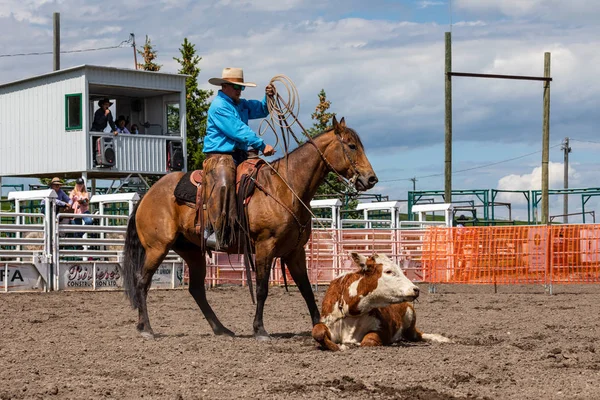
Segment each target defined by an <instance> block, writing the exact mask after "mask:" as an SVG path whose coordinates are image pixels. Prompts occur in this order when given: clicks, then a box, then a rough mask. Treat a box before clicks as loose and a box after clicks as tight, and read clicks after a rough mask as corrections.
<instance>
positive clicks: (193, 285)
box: [175, 247, 235, 336]
mask: <svg viewBox="0 0 600 400" xmlns="http://www.w3.org/2000/svg"><path fill="white" fill-rule="evenodd" d="M175 250H176V251H177V253H179V255H180V256H181V257H182V258H183V259H184V260H185V262H186V263H187V265H188V267H189V271H190V288H189V290H190V294H191V295H192V297H193V298H194V300H196V304H198V306H199V307H200V310H202V313H203V314H204V318H206V320H207V321H208V324H209V325H210V327H211V328H212V330H213V332H214V334H215V335H229V336H235V334H234V333H233V332H232V331H230V330H229V329H227V328H225V327H224V326H223V324H222V323H221V321H219V318H217V316H216V314H215V312H214V311H213V309H212V307H211V306H210V304H208V300H207V299H206V288H205V287H204V279H205V278H206V257H205V255H204V254H203V253H202V252H201V251H200V248H197V250H196V251H189V250H188V251H182V250H181V248H180V247H178V248H176V249H175Z"/></svg>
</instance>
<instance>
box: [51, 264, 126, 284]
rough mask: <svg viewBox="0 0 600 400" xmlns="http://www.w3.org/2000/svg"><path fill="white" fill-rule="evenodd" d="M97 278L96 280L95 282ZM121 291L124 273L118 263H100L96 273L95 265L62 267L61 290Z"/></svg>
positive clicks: (68, 265)
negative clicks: (94, 289)
mask: <svg viewBox="0 0 600 400" xmlns="http://www.w3.org/2000/svg"><path fill="white" fill-rule="evenodd" d="M94 277H95V280H94ZM94 283H95V285H96V290H103V289H120V288H122V287H123V273H122V272H121V269H120V267H119V264H117V263H98V264H96V270H95V273H94V264H93V263H81V264H78V263H73V264H63V265H61V271H60V277H59V285H60V288H61V289H66V290H70V289H93V288H94Z"/></svg>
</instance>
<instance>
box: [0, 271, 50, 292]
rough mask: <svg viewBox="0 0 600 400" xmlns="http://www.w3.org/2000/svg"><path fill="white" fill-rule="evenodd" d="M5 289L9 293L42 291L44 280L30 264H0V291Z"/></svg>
mask: <svg viewBox="0 0 600 400" xmlns="http://www.w3.org/2000/svg"><path fill="white" fill-rule="evenodd" d="M7 267H8V268H7ZM7 287H8V291H9V292H20V291H31V290H44V279H43V278H42V276H41V275H40V273H39V272H38V270H37V268H36V267H35V266H34V265H32V264H0V290H4V289H5V288H7Z"/></svg>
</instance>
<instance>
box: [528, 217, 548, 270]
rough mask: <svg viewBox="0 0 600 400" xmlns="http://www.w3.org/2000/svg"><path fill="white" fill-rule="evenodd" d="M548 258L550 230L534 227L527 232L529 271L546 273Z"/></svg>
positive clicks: (543, 227)
mask: <svg viewBox="0 0 600 400" xmlns="http://www.w3.org/2000/svg"><path fill="white" fill-rule="evenodd" d="M547 256H548V229H547V228H546V227H545V226H540V227H532V228H530V229H528V232H527V262H528V269H529V271H540V272H541V271H545V270H546V263H547Z"/></svg>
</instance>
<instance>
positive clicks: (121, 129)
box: [115, 115, 131, 135]
mask: <svg viewBox="0 0 600 400" xmlns="http://www.w3.org/2000/svg"><path fill="white" fill-rule="evenodd" d="M119 133H127V134H129V133H131V132H129V129H127V120H126V119H125V116H124V115H119V118H117V132H116V133H115V135H118V134H119Z"/></svg>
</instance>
